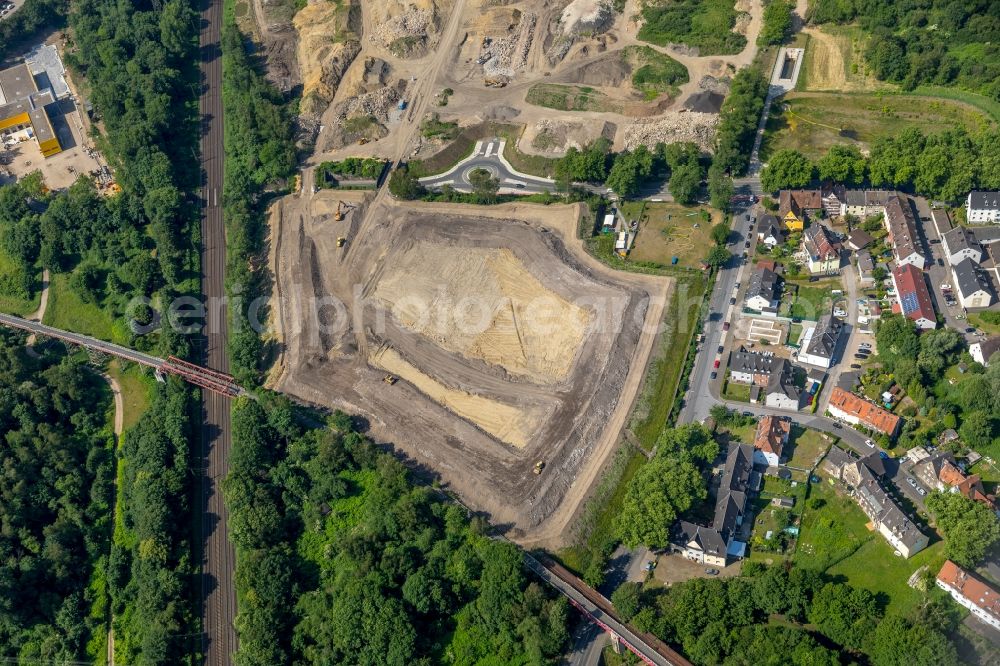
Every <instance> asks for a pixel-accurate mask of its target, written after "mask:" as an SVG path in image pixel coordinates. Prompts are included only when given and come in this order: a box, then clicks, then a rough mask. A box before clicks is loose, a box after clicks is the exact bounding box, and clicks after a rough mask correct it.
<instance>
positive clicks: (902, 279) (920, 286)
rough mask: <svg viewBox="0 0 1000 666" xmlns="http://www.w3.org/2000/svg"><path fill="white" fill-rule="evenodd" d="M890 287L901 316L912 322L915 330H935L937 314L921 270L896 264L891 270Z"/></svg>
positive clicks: (911, 265)
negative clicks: (894, 290)
mask: <svg viewBox="0 0 1000 666" xmlns="http://www.w3.org/2000/svg"><path fill="white" fill-rule="evenodd" d="M892 285H893V287H894V288H895V289H896V298H897V299H898V301H899V311H900V312H901V313H902V314H903V316H905V317H907V318H908V319H911V320H913V322H914V323H915V324H916V325H917V328H920V329H924V330H927V329H932V328H937V313H936V312H935V311H934V304H933V303H932V302H931V293H930V291H929V290H928V289H927V282H926V281H925V280H924V272H923V271H922V270H920V269H919V268H917V267H916V266H914V265H913V264H898V265H897V266H896V267H895V268H893V269H892ZM893 311H895V307H893Z"/></svg>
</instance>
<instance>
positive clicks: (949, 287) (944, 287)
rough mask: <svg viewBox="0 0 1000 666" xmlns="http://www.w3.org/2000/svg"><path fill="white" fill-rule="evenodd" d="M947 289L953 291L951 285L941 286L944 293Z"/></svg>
mask: <svg viewBox="0 0 1000 666" xmlns="http://www.w3.org/2000/svg"><path fill="white" fill-rule="evenodd" d="M945 289H951V285H950V284H943V285H941V290H942V291H943V290H945Z"/></svg>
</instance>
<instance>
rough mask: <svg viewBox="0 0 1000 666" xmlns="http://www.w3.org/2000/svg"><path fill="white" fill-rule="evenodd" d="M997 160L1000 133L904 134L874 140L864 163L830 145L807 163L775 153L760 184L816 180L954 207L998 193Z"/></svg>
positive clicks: (857, 154) (793, 154) (772, 187)
mask: <svg viewBox="0 0 1000 666" xmlns="http://www.w3.org/2000/svg"><path fill="white" fill-rule="evenodd" d="M998 154H1000V130H997V129H995V128H988V129H984V130H981V131H980V132H978V133H976V134H972V135H970V134H969V133H968V132H966V131H965V129H963V128H961V127H958V128H954V129H949V130H946V131H944V132H941V133H939V134H930V135H925V134H923V133H922V132H921V131H920V130H918V129H916V128H909V129H905V130H903V131H902V132H899V133H898V134H892V135H887V136H883V137H879V138H878V139H876V140H875V142H874V144H872V149H871V153H870V155H869V156H868V157H865V156H864V155H862V154H861V151H859V150H858V149H857V148H856V147H853V146H843V145H835V146H831V147H830V149H829V150H828V152H827V154H826V155H824V156H823V157H822V158H820V159H819V160H818V161H816V162H815V163H813V162H812V161H811V160H809V159H808V158H807V157H806V156H805V155H803V154H801V153H799V152H798V151H796V150H792V149H783V150H779V151H777V152H776V153H775V154H774V155H772V156H771V157H770V159H768V161H767V166H765V167H764V169H763V170H762V171H761V176H760V180H761V185H762V186H763V188H764V190H765V191H769V192H774V191H776V190H779V189H782V188H788V187H791V188H795V187H805V186H807V185H809V184H810V183H811V182H813V181H814V180H815V179H816V178H818V179H819V180H821V181H832V182H836V183H843V184H846V185H862V184H870V185H872V186H873V187H884V188H891V189H900V190H905V191H908V192H915V193H917V194H922V195H926V196H929V197H932V198H935V199H943V200H944V201H959V200H962V199H964V198H965V196H966V195H967V194H968V193H969V191H970V190H974V189H987V190H993V189H997V188H1000V160H998V159H997V157H996V156H997V155H998Z"/></svg>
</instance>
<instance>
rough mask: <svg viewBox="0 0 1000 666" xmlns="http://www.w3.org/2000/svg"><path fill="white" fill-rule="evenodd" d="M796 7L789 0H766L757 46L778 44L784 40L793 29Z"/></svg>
mask: <svg viewBox="0 0 1000 666" xmlns="http://www.w3.org/2000/svg"><path fill="white" fill-rule="evenodd" d="M794 9H795V4H794V3H792V2H788V0H766V2H765V6H764V18H763V25H761V28H760V34H759V35H758V36H757V46H776V45H778V44H781V43H782V42H784V41H785V38H786V37H788V33H789V32H791V30H792V10H794Z"/></svg>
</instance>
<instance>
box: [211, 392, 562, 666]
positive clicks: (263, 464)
mask: <svg viewBox="0 0 1000 666" xmlns="http://www.w3.org/2000/svg"><path fill="white" fill-rule="evenodd" d="M296 416H297V415H296V414H295V412H294V410H293V407H292V406H291V405H290V404H289V403H288V401H287V400H286V399H284V398H280V397H278V398H275V397H266V398H265V399H263V400H261V401H260V402H257V401H249V400H247V401H240V402H238V403H237V405H236V406H235V408H234V412H233V456H232V461H231V465H232V467H231V471H230V475H229V477H228V478H227V479H226V481H225V484H224V490H225V496H226V502H227V505H228V507H229V510H230V516H231V518H230V526H231V531H232V538H233V541H234V543H235V544H236V547H237V569H236V585H237V592H238V594H239V598H240V607H239V615H238V616H237V621H236V624H237V630H238V632H239V634H240V651H239V652H238V653H237V655H236V663H238V664H241V665H244V666H245V665H250V664H260V665H264V664H279V663H281V664H287V663H320V662H322V663H329V664H340V663H350V664H358V665H362V666H366V665H375V664H378V665H383V664H390V665H392V664H399V665H403V664H406V665H409V664H432V663H459V664H473V663H486V661H489V660H499V661H497V663H500V661H502V662H503V663H517V664H544V663H551V662H552V661H553V660H554V658H556V657H557V656H558V655H559V654H560V653H561V651H562V649H563V647H564V645H565V643H566V641H567V638H568V635H567V629H566V622H567V615H568V606H567V604H566V603H565V601H564V600H563V599H561V598H560V599H554V598H552V596H551V595H550V594H548V593H547V592H546V591H545V590H543V589H542V588H541V587H539V586H538V585H537V584H536V583H529V581H528V580H527V578H526V575H525V572H524V566H523V557H522V554H521V552H520V551H519V550H518V549H517V548H516V547H515V546H513V545H512V544H509V543H507V542H503V541H497V540H494V539H491V538H489V537H488V536H486V534H485V530H486V523H485V522H484V521H481V520H479V519H473V520H472V521H470V520H469V519H468V518H467V517H466V514H465V511H464V510H463V509H461V508H460V507H459V506H458V505H456V504H452V503H450V502H447V501H445V500H444V499H443V498H442V497H441V496H440V495H439V494H438V493H436V492H435V491H433V490H431V489H429V488H426V487H416V486H414V485H413V484H412V483H411V481H410V480H409V477H408V473H407V471H406V469H405V468H404V467H403V466H402V464H400V463H399V462H398V461H397V460H396V459H395V458H393V457H392V456H391V455H389V454H386V453H382V452H380V451H379V450H378V449H377V448H376V447H375V446H374V445H373V444H372V443H371V442H370V441H368V440H367V439H365V438H364V437H363V436H362V435H360V434H359V433H358V432H357V431H356V430H355V429H354V427H353V424H352V421H351V419H350V418H349V417H348V416H346V415H344V414H342V413H339V412H338V413H336V414H335V415H334V416H333V417H332V418H331V419H330V421H329V427H328V428H323V429H317V428H304V427H302V426H300V425H298V423H299V421H298V419H297V418H296Z"/></svg>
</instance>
